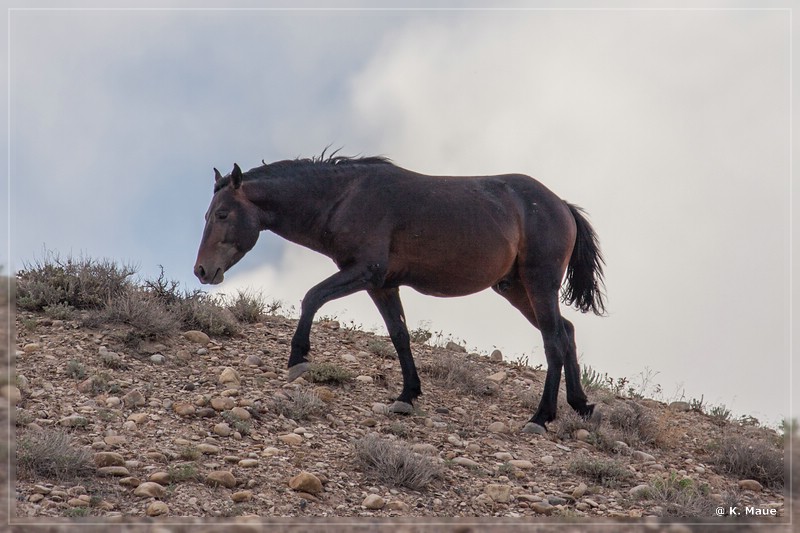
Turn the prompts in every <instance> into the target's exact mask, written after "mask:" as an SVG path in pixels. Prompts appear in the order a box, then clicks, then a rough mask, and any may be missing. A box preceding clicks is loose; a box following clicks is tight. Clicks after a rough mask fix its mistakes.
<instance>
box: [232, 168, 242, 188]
mask: <svg viewBox="0 0 800 533" xmlns="http://www.w3.org/2000/svg"><path fill="white" fill-rule="evenodd" d="M231 183H232V184H233V188H234V189H238V188H239V187H241V186H242V169H241V168H239V165H237V164H236V163H234V164H233V170H232V171H231Z"/></svg>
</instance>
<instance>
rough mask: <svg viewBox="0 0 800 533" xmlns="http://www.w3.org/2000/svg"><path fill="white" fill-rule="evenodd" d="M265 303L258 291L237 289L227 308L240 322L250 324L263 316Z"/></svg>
mask: <svg viewBox="0 0 800 533" xmlns="http://www.w3.org/2000/svg"><path fill="white" fill-rule="evenodd" d="M266 308H267V304H266V303H264V297H263V295H261V294H260V293H255V292H251V291H242V290H239V291H238V292H237V293H236V296H234V297H233V298H232V299H231V301H230V303H229V304H228V309H229V310H230V311H231V313H233V316H235V317H236V319H237V320H239V321H240V322H245V323H247V324H252V323H254V322H258V321H259V320H261V319H262V318H264V315H265V311H266Z"/></svg>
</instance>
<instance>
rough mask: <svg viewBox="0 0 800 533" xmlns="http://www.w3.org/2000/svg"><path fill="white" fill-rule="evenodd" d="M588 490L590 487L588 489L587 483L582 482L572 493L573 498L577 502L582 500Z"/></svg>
mask: <svg viewBox="0 0 800 533" xmlns="http://www.w3.org/2000/svg"><path fill="white" fill-rule="evenodd" d="M588 489H589V487H587V486H586V483H583V482H581V483H580V485H578V486H577V487H575V489H574V490H573V491H572V497H573V498H575V499H576V500H578V499H580V498H581V497H582V496H583V495H584V494H586V491H587V490H588Z"/></svg>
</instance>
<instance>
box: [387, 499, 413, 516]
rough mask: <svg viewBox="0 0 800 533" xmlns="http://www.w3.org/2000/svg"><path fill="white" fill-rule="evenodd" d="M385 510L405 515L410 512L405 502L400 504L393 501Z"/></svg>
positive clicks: (398, 501) (397, 501)
mask: <svg viewBox="0 0 800 533" xmlns="http://www.w3.org/2000/svg"><path fill="white" fill-rule="evenodd" d="M386 509H388V510H389V511H399V512H401V513H407V512H408V511H409V510H410V507H409V506H408V504H407V503H405V502H402V501H400V500H394V501H391V502H389V503H387V504H386Z"/></svg>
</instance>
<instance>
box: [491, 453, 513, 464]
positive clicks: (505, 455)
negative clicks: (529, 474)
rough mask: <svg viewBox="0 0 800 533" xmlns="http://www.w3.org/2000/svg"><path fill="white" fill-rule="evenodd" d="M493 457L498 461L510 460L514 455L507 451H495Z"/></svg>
mask: <svg viewBox="0 0 800 533" xmlns="http://www.w3.org/2000/svg"><path fill="white" fill-rule="evenodd" d="M494 458H495V459H497V460H498V461H504V462H508V461H510V460H512V459H513V458H514V456H513V455H511V454H510V453H508V452H497V453H496V454H494Z"/></svg>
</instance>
